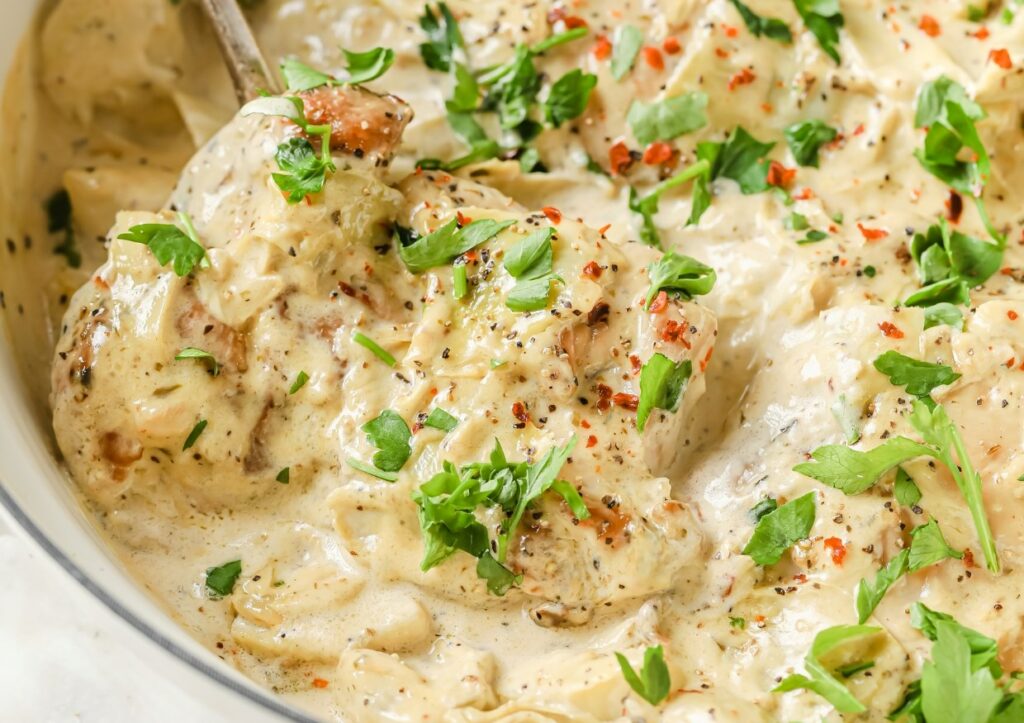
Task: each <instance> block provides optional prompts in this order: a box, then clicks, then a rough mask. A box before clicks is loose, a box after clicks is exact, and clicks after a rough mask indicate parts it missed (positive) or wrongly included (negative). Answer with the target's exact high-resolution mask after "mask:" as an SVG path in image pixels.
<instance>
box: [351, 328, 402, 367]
mask: <svg viewBox="0 0 1024 723" xmlns="http://www.w3.org/2000/svg"><path fill="white" fill-rule="evenodd" d="M352 341H354V342H355V343H356V344H359V345H360V346H362V347H364V348H366V349H369V350H370V351H371V352H373V354H374V356H376V357H377V358H378V359H380V360H381V361H382V362H384V363H385V364H387V365H388V366H389V367H394V366H395V365H397V364H398V362H397V361H395V358H394V357H393V356H391V354H389V353H388V352H387V350H386V349H384V348H383V347H382V346H381V345H380V344H378V343H377V342H375V341H374V340H373V339H371V338H370V337H368V336H366V335H365V334H360V333H359V332H358V331H357V332H355V333H353V334H352Z"/></svg>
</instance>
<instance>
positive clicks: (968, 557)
mask: <svg viewBox="0 0 1024 723" xmlns="http://www.w3.org/2000/svg"><path fill="white" fill-rule="evenodd" d="M964 567H974V552H973V551H972V550H971V549H970V548H967V549H966V550H964Z"/></svg>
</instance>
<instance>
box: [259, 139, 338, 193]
mask: <svg viewBox="0 0 1024 723" xmlns="http://www.w3.org/2000/svg"><path fill="white" fill-rule="evenodd" d="M274 159H275V160H276V161H277V166H278V168H280V169H281V171H282V173H273V174H271V176H272V178H273V179H274V183H276V184H277V187H278V188H280V189H281V190H282V191H284V192H285V193H286V194H287V195H288V203H299V202H300V201H302V200H303V199H304V198H306V196H311V195H313V194H315V193H320V192H321V191H323V190H324V181H325V180H326V178H327V173H328V171H331V170H333V169H334V162H333V161H332V160H331V159H330V158H324V157H322V156H319V155H317V153H316V151H314V150H313V145H312V144H311V143H310V142H309V141H308V140H306V139H305V138H289V139H288V140H287V141H285V142H284V143H282V144H281V145H279V146H278V147H277V153H276V154H275V155H274Z"/></svg>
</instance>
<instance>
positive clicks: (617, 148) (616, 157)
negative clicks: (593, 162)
mask: <svg viewBox="0 0 1024 723" xmlns="http://www.w3.org/2000/svg"><path fill="white" fill-rule="evenodd" d="M608 162H609V163H610V164H611V171H612V175H613V176H618V175H621V174H623V173H625V172H626V171H627V170H629V167H630V166H631V165H633V157H632V156H631V155H630V154H629V148H628V147H627V146H626V144H625V143H623V142H622V141H619V142H618V143H616V144H615V145H613V146H612V147H611V148H609V149H608Z"/></svg>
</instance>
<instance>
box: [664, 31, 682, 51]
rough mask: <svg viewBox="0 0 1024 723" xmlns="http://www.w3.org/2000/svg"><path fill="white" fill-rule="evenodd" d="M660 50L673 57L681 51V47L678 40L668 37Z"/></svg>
mask: <svg viewBox="0 0 1024 723" xmlns="http://www.w3.org/2000/svg"><path fill="white" fill-rule="evenodd" d="M661 49H662V50H664V51H665V52H666V53H668V54H669V55H675V54H676V53H678V52H679V51H680V50H682V49H683V46H682V45H680V44H679V41H678V40H676V39H675V38H673V37H672V36H671V35H670V36H669V37H667V38H665V39H664V40H663V41H662V43H661Z"/></svg>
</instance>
